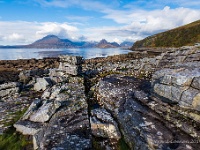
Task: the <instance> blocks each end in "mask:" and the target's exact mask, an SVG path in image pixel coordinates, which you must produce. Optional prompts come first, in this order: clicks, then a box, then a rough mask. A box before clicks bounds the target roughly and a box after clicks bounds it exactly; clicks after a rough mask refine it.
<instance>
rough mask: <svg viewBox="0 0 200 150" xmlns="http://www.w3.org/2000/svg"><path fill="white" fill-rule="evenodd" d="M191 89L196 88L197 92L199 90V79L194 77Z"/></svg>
mask: <svg viewBox="0 0 200 150" xmlns="http://www.w3.org/2000/svg"><path fill="white" fill-rule="evenodd" d="M191 86H192V87H193V88H196V89H198V90H200V77H195V78H194V79H193V81H192V85H191Z"/></svg>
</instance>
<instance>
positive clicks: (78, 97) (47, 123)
mask: <svg viewBox="0 0 200 150" xmlns="http://www.w3.org/2000/svg"><path fill="white" fill-rule="evenodd" d="M67 81H68V83H59V84H56V85H54V86H53V87H49V88H48V89H47V90H45V92H44V94H43V95H42V98H44V99H42V100H39V99H38V100H36V101H34V102H33V103H32V104H31V106H30V107H29V109H28V110H27V111H26V113H25V114H24V116H23V117H22V118H21V120H20V121H19V122H23V121H27V122H30V124H24V126H16V128H19V129H18V131H19V132H22V133H23V131H22V130H23V129H26V133H27V134H31V135H33V144H34V149H42V150H49V149H64V150H65V149H66V150H68V149H77V150H79V149H90V148H91V147H92V143H91V133H90V124H89V116H88V105H87V102H86V97H85V88H84V85H83V83H84V82H83V78H81V77H68V78H67ZM35 123H39V124H40V129H39V130H37V132H36V130H34V129H35V128H34V125H35ZM32 126H33V129H32V128H31V127H32Z"/></svg>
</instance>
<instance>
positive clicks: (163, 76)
mask: <svg viewBox="0 0 200 150" xmlns="http://www.w3.org/2000/svg"><path fill="white" fill-rule="evenodd" d="M198 79H200V68H190V69H186V68H179V69H162V70H159V71H157V72H155V74H154V75H153V77H152V80H153V82H152V86H153V89H154V92H155V93H156V94H158V95H159V96H162V97H164V98H167V99H168V100H170V101H172V102H174V103H178V104H179V105H180V106H182V107H190V108H191V109H196V110H198V111H200V109H199V107H200V105H199V101H200V97H199V94H200V90H199V80H198Z"/></svg>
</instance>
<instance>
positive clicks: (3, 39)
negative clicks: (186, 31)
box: [0, 0, 200, 45]
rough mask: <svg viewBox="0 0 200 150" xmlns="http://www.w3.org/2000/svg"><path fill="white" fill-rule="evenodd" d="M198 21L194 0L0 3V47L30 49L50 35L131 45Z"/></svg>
mask: <svg viewBox="0 0 200 150" xmlns="http://www.w3.org/2000/svg"><path fill="white" fill-rule="evenodd" d="M199 19H200V1H199V0H165V1H164V0H0V45H16V44H17V45H23V44H30V43H32V42H34V41H36V40H38V39H40V38H42V37H44V36H46V35H50V34H51V35H57V36H58V37H59V38H62V39H70V40H72V41H80V40H82V41H100V40H101V39H106V40H107V41H109V42H118V43H121V42H123V41H132V42H135V41H137V40H141V39H143V38H145V37H147V36H150V35H153V34H156V33H159V32H163V31H166V30H169V29H172V28H175V27H178V26H181V25H184V24H187V23H190V22H193V21H196V20H199Z"/></svg>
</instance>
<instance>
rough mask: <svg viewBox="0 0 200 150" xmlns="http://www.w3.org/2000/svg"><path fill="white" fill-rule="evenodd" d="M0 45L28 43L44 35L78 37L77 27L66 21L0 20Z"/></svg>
mask: <svg viewBox="0 0 200 150" xmlns="http://www.w3.org/2000/svg"><path fill="white" fill-rule="evenodd" d="M0 30H1V33H0V34H1V35H0V36H1V39H0V45H14V44H30V43H32V42H34V41H35V40H38V39H40V38H42V37H44V36H46V35H49V34H54V35H57V36H59V37H60V38H69V39H74V40H75V39H78V38H79V37H80V36H79V34H78V29H77V28H76V27H75V26H72V25H68V24H67V23H57V22H41V23H39V22H26V21H12V22H11V21H0Z"/></svg>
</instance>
